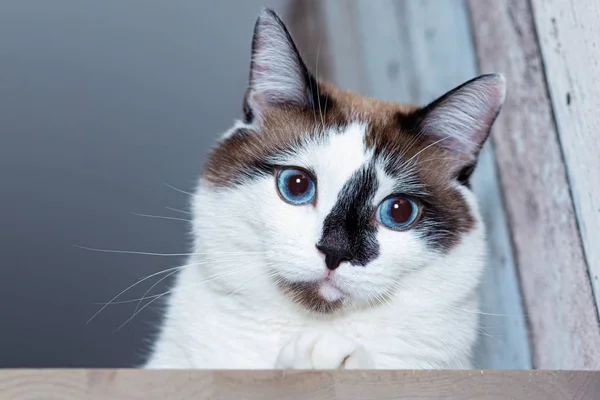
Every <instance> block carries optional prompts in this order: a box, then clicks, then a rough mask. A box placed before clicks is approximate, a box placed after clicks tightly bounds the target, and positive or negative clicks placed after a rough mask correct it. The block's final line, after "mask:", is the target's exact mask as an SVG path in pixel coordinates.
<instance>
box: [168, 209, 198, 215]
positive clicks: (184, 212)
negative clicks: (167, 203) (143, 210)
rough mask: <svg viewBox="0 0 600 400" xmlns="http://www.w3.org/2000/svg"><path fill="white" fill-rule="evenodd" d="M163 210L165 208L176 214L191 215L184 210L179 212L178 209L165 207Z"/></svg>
mask: <svg viewBox="0 0 600 400" xmlns="http://www.w3.org/2000/svg"><path fill="white" fill-rule="evenodd" d="M165 208H166V209H167V210H171V211H176V212H179V213H183V214H189V215H192V213H191V212H189V211H185V210H180V209H178V208H173V207H165Z"/></svg>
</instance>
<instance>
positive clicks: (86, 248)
mask: <svg viewBox="0 0 600 400" xmlns="http://www.w3.org/2000/svg"><path fill="white" fill-rule="evenodd" d="M73 247H77V248H79V249H83V250H90V251H96V252H99V253H114V254H135V255H142V256H156V257H182V256H205V255H209V254H210V253H152V252H146V251H129V250H110V249H96V248H93V247H86V246H79V245H76V244H74V245H73ZM220 254H240V255H245V254H266V253H265V252H260V251H256V252H253V251H252V252H243V251H233V252H225V253H220Z"/></svg>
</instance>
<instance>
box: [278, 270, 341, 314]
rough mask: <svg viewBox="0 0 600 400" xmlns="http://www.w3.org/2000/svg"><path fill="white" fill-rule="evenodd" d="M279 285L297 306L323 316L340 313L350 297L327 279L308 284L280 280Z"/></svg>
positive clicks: (305, 282)
mask: <svg viewBox="0 0 600 400" xmlns="http://www.w3.org/2000/svg"><path fill="white" fill-rule="evenodd" d="M277 285H278V286H279V288H280V289H281V290H282V291H283V292H284V293H285V294H286V295H287V296H288V297H289V298H290V299H291V300H292V301H294V302H295V303H296V304H298V305H300V306H302V307H303V308H306V309H308V310H310V311H315V312H318V313H322V314H331V313H333V312H335V311H338V310H339V309H341V308H342V307H343V305H344V303H345V299H346V298H347V297H348V295H347V293H345V292H344V291H343V289H341V288H340V287H339V286H338V285H336V284H335V283H334V282H333V281H332V280H330V279H327V278H325V279H320V280H317V281H308V282H307V281H304V282H303V281H297V282H294V281H287V280H285V279H278V283H277Z"/></svg>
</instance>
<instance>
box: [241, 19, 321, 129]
mask: <svg viewBox="0 0 600 400" xmlns="http://www.w3.org/2000/svg"><path fill="white" fill-rule="evenodd" d="M315 93H318V91H317V81H316V79H314V77H313V76H312V74H311V73H310V72H309V71H308V69H307V68H306V65H305V64H304V61H303V60H302V57H301V56H300V53H299V52H298V49H297V48H296V45H295V44H294V41H293V40H292V37H291V35H290V33H289V32H288V30H287V28H286V27H285V25H284V23H283V22H282V21H281V19H280V18H279V17H278V16H277V14H275V12H274V11H272V10H270V9H268V8H267V9H264V10H263V11H262V12H261V14H260V16H259V17H258V19H257V21H256V24H255V26H254V37H253V40H252V60H251V63H250V85H249V88H248V90H247V92H246V96H245V98H244V117H245V120H246V121H245V122H246V123H251V122H254V121H255V120H256V119H258V120H259V121H260V119H261V114H262V113H263V112H264V111H265V110H266V109H267V108H269V107H281V106H294V107H303V108H304V107H313V106H314V104H313V103H314V100H315V95H314V94H315Z"/></svg>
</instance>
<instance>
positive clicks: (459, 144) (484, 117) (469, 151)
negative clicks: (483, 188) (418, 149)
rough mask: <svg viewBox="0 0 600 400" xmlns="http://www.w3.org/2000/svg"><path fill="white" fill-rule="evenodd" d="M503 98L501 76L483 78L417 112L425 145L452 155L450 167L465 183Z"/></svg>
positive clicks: (480, 77) (478, 78)
mask: <svg viewBox="0 0 600 400" xmlns="http://www.w3.org/2000/svg"><path fill="white" fill-rule="evenodd" d="M505 95H506V80H505V79H504V76H502V75H500V74H489V75H482V76H479V77H477V78H475V79H473V80H470V81H468V82H466V83H464V84H462V85H460V86H458V87H457V88H455V89H453V90H451V91H450V92H448V93H446V94H445V95H443V96H442V97H440V98H438V99H437V100H435V101H433V102H432V103H430V104H429V105H428V106H426V107H425V108H423V109H422V110H421V111H420V114H421V115H420V118H419V119H420V123H419V125H420V126H419V130H420V132H421V134H422V135H424V137H425V138H426V139H427V142H429V143H431V144H432V145H433V144H434V143H435V145H437V146H439V147H442V148H444V149H446V150H447V151H449V152H450V153H451V155H452V157H451V159H452V160H455V161H453V162H452V166H451V168H452V169H453V171H452V172H453V173H454V174H455V175H456V176H457V178H458V179H459V180H460V181H463V182H466V181H468V179H469V176H470V174H471V172H472V171H473V168H474V166H475V164H476V162H477V157H478V156H479V151H480V150H481V147H482V146H483V144H484V143H485V141H486V140H487V138H488V136H489V133H490V130H491V128H492V124H493V123H494V121H495V120H496V117H497V116H498V113H499V112H500V108H501V107H502V104H503V103H504V98H505Z"/></svg>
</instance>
